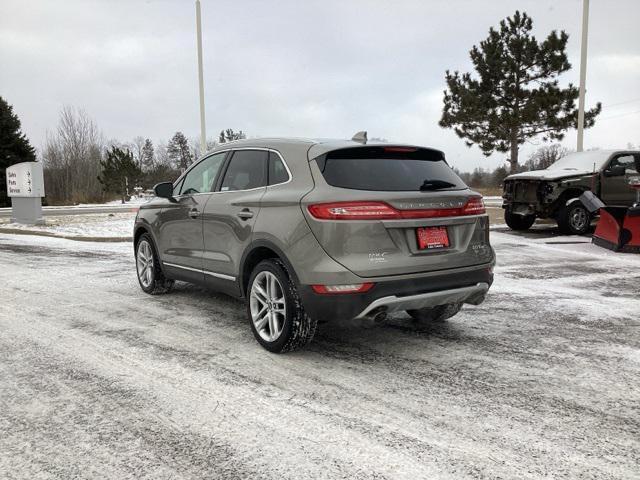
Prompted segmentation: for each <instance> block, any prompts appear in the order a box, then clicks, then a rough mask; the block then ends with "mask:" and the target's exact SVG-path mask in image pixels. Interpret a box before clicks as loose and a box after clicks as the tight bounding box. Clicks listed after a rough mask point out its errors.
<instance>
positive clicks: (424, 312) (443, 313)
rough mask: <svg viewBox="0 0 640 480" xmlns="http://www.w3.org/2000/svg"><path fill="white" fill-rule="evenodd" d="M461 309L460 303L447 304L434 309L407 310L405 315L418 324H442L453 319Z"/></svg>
mask: <svg viewBox="0 0 640 480" xmlns="http://www.w3.org/2000/svg"><path fill="white" fill-rule="evenodd" d="M461 309H462V304H461V303H448V304H446V305H438V306H436V307H430V308H421V309H419V310H407V313H408V314H409V315H410V316H411V317H412V318H413V319H414V320H418V321H420V322H444V321H445V320H446V319H448V318H451V317H453V316H454V315H455V314H457V313H458V312H459V311H460V310H461Z"/></svg>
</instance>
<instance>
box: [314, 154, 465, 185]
mask: <svg viewBox="0 0 640 480" xmlns="http://www.w3.org/2000/svg"><path fill="white" fill-rule="evenodd" d="M317 160H318V166H319V168H320V170H321V171H322V175H323V176H324V179H325V180H326V182H327V183H328V184H329V185H332V186H334V187H340V188H349V189H352V190H372V191H392V192H413V191H437V190H463V189H465V188H467V186H466V185H465V184H464V182H463V181H462V180H461V179H460V177H458V175H456V174H455V172H454V171H453V170H452V169H451V167H449V165H447V163H446V162H445V160H444V156H443V154H442V152H439V151H437V150H430V149H426V148H408V147H393V146H389V147H359V148H347V149H343V150H336V151H333V152H329V153H327V154H326V156H324V157H321V158H320V159H317Z"/></svg>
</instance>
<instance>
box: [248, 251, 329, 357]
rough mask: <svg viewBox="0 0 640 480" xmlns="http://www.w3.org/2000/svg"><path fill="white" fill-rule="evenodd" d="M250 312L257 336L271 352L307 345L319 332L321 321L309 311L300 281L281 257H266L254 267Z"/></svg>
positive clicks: (250, 285)
mask: <svg viewBox="0 0 640 480" xmlns="http://www.w3.org/2000/svg"><path fill="white" fill-rule="evenodd" d="M247 313H248V316H249V321H250V324H251V330H252V331H253V335H254V337H255V338H256V340H257V341H258V343H260V345H262V346H263V347H264V348H266V349H267V350H269V351H270V352H275V353H284V352H289V351H292V350H296V349H298V348H301V347H304V346H305V345H306V344H307V343H309V342H310V341H311V339H312V338H313V335H314V334H315V332H316V326H317V322H316V321H315V320H313V319H312V318H310V317H309V316H308V315H307V314H306V313H305V311H304V308H303V307H302V302H301V301H300V297H299V296H298V289H297V288H296V285H295V284H294V282H293V281H292V280H291V277H290V275H289V273H288V272H287V269H286V267H285V265H284V264H283V263H282V262H281V261H280V260H277V259H268V260H263V261H262V262H260V263H259V264H258V265H256V267H255V268H254V270H253V273H252V274H251V277H250V278H249V286H248V289H247Z"/></svg>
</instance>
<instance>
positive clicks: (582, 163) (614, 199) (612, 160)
mask: <svg viewBox="0 0 640 480" xmlns="http://www.w3.org/2000/svg"><path fill="white" fill-rule="evenodd" d="M639 174H640V151H630V150H592V151H588V152H578V153H571V154H569V155H567V156H565V157H563V158H561V159H560V160H558V161H557V162H555V163H554V164H553V165H551V166H550V167H549V168H547V169H545V170H536V171H532V172H523V173H516V174H514V175H509V176H508V177H507V178H506V179H505V180H504V186H503V188H504V191H503V195H502V198H503V204H502V208H504V219H505V222H506V223H507V225H508V226H509V227H510V228H511V229H513V230H527V229H528V228H529V227H531V226H532V225H533V223H534V222H535V220H536V218H552V219H554V220H556V222H557V223H558V228H559V229H560V231H561V232H563V233H567V234H574V235H582V234H584V233H586V232H587V231H588V230H589V225H590V224H591V215H590V214H589V211H588V210H587V209H586V208H585V206H584V205H583V204H582V203H581V202H580V200H579V197H580V195H582V193H583V192H585V191H586V190H591V191H592V192H593V193H594V194H595V195H596V196H598V198H600V200H602V201H603V202H604V204H605V205H607V206H631V205H632V204H633V203H634V201H635V198H636V196H635V192H634V191H633V190H632V189H631V188H630V187H629V179H630V178H631V177H637V176H638V175H639Z"/></svg>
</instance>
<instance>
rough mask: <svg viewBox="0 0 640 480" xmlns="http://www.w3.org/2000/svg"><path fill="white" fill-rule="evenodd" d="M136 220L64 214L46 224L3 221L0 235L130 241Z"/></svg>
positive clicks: (118, 215)
mask: <svg viewBox="0 0 640 480" xmlns="http://www.w3.org/2000/svg"><path fill="white" fill-rule="evenodd" d="M135 217H136V214H135V212H123V213H94V214H86V215H60V216H52V217H46V218H45V221H46V223H45V224H44V225H23V224H19V223H11V222H9V221H8V219H0V232H3V231H4V232H10V233H19V232H25V233H26V232H35V233H39V234H48V235H51V236H57V237H63V238H70V239H120V240H126V239H128V238H131V237H132V236H133V223H134V220H135ZM3 220H4V221H3ZM14 230H18V232H14Z"/></svg>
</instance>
